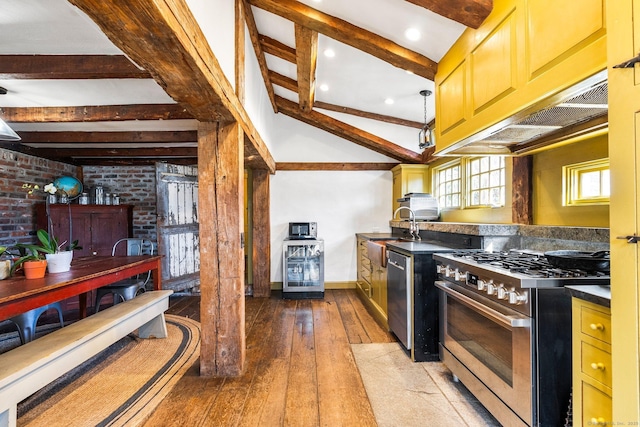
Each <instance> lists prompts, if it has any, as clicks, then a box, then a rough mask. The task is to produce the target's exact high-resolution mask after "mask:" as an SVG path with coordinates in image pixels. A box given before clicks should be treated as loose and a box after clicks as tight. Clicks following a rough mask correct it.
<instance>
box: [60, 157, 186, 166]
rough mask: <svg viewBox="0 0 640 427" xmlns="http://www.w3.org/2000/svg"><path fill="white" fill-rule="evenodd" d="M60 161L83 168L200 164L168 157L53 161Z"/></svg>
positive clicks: (79, 158) (94, 158)
mask: <svg viewBox="0 0 640 427" xmlns="http://www.w3.org/2000/svg"><path fill="white" fill-rule="evenodd" d="M52 160H58V161H64V162H65V163H69V164H72V165H81V166H151V165H155V164H156V163H158V162H160V163H163V162H164V163H171V164H173V165H187V166H192V165H196V164H197V163H198V159H196V158H194V157H185V158H177V157H176V158H173V157H172V158H167V157H136V158H114V157H106V158H99V157H93V158H85V157H78V158H70V159H67V160H66V161H65V160H64V159H52Z"/></svg>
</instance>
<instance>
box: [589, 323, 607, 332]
mask: <svg viewBox="0 0 640 427" xmlns="http://www.w3.org/2000/svg"><path fill="white" fill-rule="evenodd" d="M589 327H590V328H591V329H593V330H594V331H604V325H603V324H602V323H592V324H590V325H589Z"/></svg>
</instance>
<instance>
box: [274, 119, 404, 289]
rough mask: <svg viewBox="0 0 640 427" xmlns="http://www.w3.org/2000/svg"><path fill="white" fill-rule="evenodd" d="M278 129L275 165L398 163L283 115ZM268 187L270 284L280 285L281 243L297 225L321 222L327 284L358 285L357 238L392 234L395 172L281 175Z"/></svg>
mask: <svg viewBox="0 0 640 427" xmlns="http://www.w3.org/2000/svg"><path fill="white" fill-rule="evenodd" d="M274 124H275V125H276V127H275V129H271V131H272V132H273V135H274V137H275V138H276V141H277V142H276V143H275V145H274V149H273V152H272V154H273V156H274V158H275V159H276V162H356V163H357V162H389V163H393V162H394V160H393V159H390V158H388V157H386V156H383V155H381V154H378V153H375V152H373V151H371V150H368V149H366V148H364V147H360V146H359V145H356V144H354V143H352V142H349V141H345V140H344V139H341V138H338V137H336V136H334V135H332V134H329V133H327V132H324V131H322V130H319V129H316V128H313V127H311V126H308V125H306V124H304V123H302V122H299V121H297V120H294V119H291V118H289V117H286V116H283V115H281V114H279V115H277V116H276V118H275V120H274ZM270 183H271V254H272V256H271V281H273V282H281V281H282V241H283V240H284V239H285V238H286V236H287V232H288V230H287V226H288V223H289V222H296V221H314V222H317V223H318V236H319V237H320V238H322V239H324V242H325V282H347V281H355V280H356V238H355V234H356V233H360V232H372V231H380V232H389V231H390V229H389V220H390V219H391V210H392V205H391V198H392V176H391V171H338V172H335V171H278V172H276V174H275V175H272V176H271V182H270Z"/></svg>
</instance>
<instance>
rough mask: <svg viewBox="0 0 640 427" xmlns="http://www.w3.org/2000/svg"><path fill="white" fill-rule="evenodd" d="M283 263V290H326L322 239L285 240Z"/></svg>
mask: <svg viewBox="0 0 640 427" xmlns="http://www.w3.org/2000/svg"><path fill="white" fill-rule="evenodd" d="M283 264H284V265H283V266H284V270H283V275H284V278H283V292H315V291H324V271H323V264H324V252H323V244H322V242H321V241H317V240H312V241H288V242H285V244H284V253H283Z"/></svg>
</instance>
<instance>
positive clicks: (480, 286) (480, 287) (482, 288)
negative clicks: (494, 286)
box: [478, 279, 493, 291]
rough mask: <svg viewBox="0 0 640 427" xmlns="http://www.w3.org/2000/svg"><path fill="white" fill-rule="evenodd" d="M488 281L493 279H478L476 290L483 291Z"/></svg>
mask: <svg viewBox="0 0 640 427" xmlns="http://www.w3.org/2000/svg"><path fill="white" fill-rule="evenodd" d="M489 283H493V281H491V280H490V281H489V282H485V281H484V280H482V279H478V290H479V291H485V290H487V285H488V284H489Z"/></svg>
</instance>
